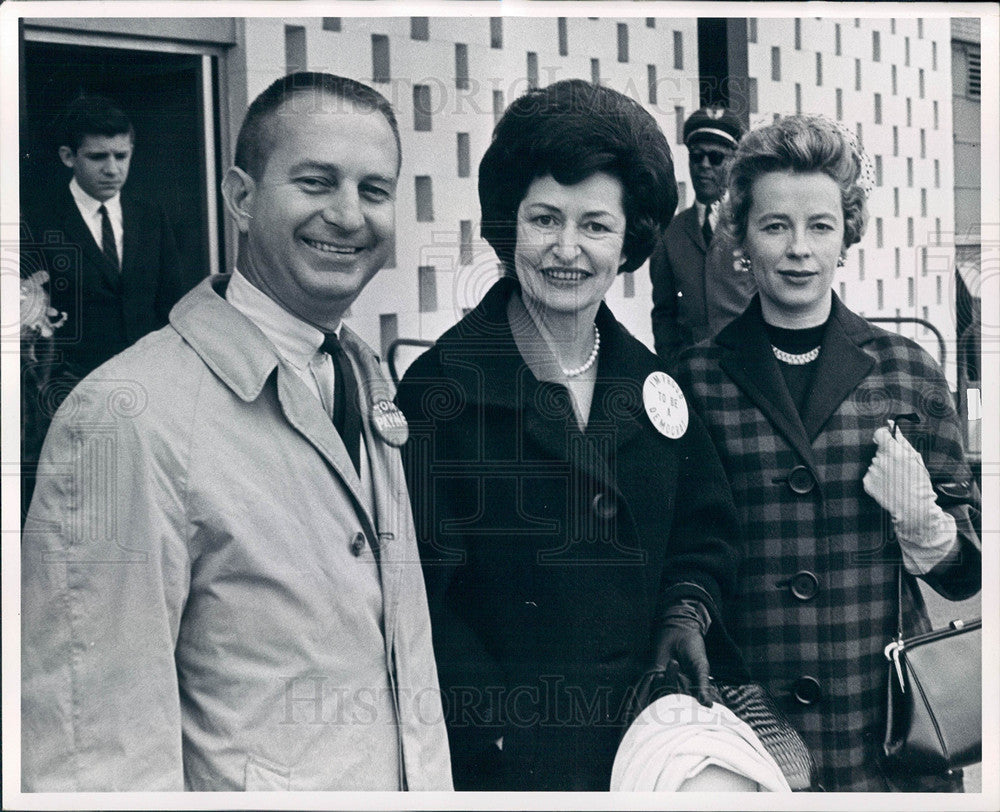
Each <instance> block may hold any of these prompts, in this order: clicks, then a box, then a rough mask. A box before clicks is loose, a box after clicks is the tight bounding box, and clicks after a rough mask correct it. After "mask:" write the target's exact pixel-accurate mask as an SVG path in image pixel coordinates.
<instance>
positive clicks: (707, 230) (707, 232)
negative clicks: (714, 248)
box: [701, 209, 712, 248]
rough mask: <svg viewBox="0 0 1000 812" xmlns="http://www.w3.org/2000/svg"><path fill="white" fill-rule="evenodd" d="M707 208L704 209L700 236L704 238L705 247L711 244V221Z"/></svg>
mask: <svg viewBox="0 0 1000 812" xmlns="http://www.w3.org/2000/svg"><path fill="white" fill-rule="evenodd" d="M708 212H709V210H708V209H705V222H704V223H702V225H701V236H702V237H704V238H705V247H706V248H707V247H708V246H709V245H711V244H712V223H711V222H710V221H709V219H708Z"/></svg>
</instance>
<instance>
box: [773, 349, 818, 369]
mask: <svg viewBox="0 0 1000 812" xmlns="http://www.w3.org/2000/svg"><path fill="white" fill-rule="evenodd" d="M819 350H820V348H819V347H813V348H812V349H811V350H809V352H802V353H799V354H797V355H796V354H795V353H791V352H785V351H784V350H779V349H778V348H777V347H775V346H774V344H772V345H771V351H772V352H773V353H774V357H775V358H777V359H778V360H779V361H783V362H784V363H786V364H791V365H792V366H795V367H800V366H804V365H805V364H811V363H812V362H813V361H815V360H816V359H817V358H818V357H819Z"/></svg>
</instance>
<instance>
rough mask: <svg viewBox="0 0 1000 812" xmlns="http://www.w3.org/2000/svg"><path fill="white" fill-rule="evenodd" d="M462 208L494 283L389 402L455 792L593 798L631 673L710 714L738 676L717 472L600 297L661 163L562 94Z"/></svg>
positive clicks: (640, 138)
mask: <svg viewBox="0 0 1000 812" xmlns="http://www.w3.org/2000/svg"><path fill="white" fill-rule="evenodd" d="M479 195H480V202H481V204H482V215H483V224H482V234H483V236H484V237H485V238H486V240H487V241H488V242H489V243H490V245H491V246H492V247H493V248H494V250H495V251H496V253H497V256H498V257H499V258H500V260H501V262H502V263H503V266H504V269H505V275H504V276H503V277H502V278H501V279H500V280H499V281H497V283H496V284H495V285H494V286H493V287H492V288H491V289H490V290H489V291H488V292H487V293H486V295H485V297H484V298H483V300H482V301H481V302H480V303H479V305H478V306H477V307H476V308H475V309H474V310H472V311H471V312H470V313H469V314H468V315H467V316H465V318H463V319H462V320H461V321H460V322H459V323H458V324H457V325H455V326H454V327H453V328H451V329H450V330H448V331H447V332H446V333H445V334H444V335H443V336H441V338H440V339H439V340H438V342H437V344H436V345H435V346H434V347H433V349H431V350H429V351H428V352H427V353H425V354H424V355H423V356H421V357H420V358H419V359H418V360H417V361H416V362H414V364H413V365H412V366H411V367H410V368H409V370H408V371H407V373H406V376H405V377H404V379H403V381H402V384H401V385H400V388H399V395H398V402H399V405H400V407H401V408H402V409H403V411H404V412H405V414H406V417H407V419H408V420H409V423H410V430H411V439H410V442H409V443H408V444H407V446H406V449H405V453H406V460H407V477H408V484H409V490H410V494H411V499H412V501H413V507H414V513H415V520H416V523H417V528H418V530H417V534H418V537H419V539H420V543H421V545H422V546H421V556H422V561H423V566H424V576H425V580H426V584H427V592H428V602H429V605H430V607H431V618H432V627H433V634H434V647H435V654H436V657H437V662H438V672H439V677H440V679H441V685H442V690H443V692H444V704H445V707H446V722H447V724H448V732H449V739H450V742H451V752H452V766H453V773H454V779H455V786H456V788H457V789H463V790H607V789H608V787H609V785H610V778H611V767H612V763H613V760H614V755H615V749H616V747H617V745H618V742H619V740H620V738H621V735H622V732H623V730H624V723H625V722H626V721H627V715H628V709H629V700H630V698H631V693H630V690H631V688H632V687H633V686H634V685H635V684H636V683H637V682H638V681H639V679H640V677H641V676H642V675H643V674H644V672H646V671H647V669H649V668H650V667H653V666H660V667H661V668H663V669H666V668H667V667H668V666H670V665H671V664H672V662H673V661H676V663H679V667H680V669H681V670H682V671H683V672H684V673H685V674H686V675H687V676H688V677H689V678H690V679H691V680H692V681H693V683H694V685H695V687H696V690H697V692H698V694H699V696H700V698H702V700H703V701H705V702H707V701H708V698H709V691H710V686H709V672H710V670H711V671H712V673H713V674H714V675H715V676H719V675H722V674H724V673H726V671H727V669H729V671H730V672H732V673H733V674H740V673H742V671H741V666H740V661H739V655H738V654H737V653H736V652H735V651H734V650H733V648H732V645H731V643H730V641H729V638H728V636H727V634H726V620H725V617H724V608H725V605H726V603H725V596H726V594H727V593H728V591H729V589H730V586H731V583H732V579H733V576H734V573H735V565H736V561H735V557H734V553H733V542H734V534H735V517H734V515H733V509H732V504H731V498H730V496H729V493H728V490H727V487H726V484H725V481H724V475H723V472H722V469H721V467H720V465H719V461H718V458H717V455H716V453H715V451H714V449H713V448H712V444H711V441H710V440H709V437H708V434H707V432H706V431H705V428H704V426H702V425H701V423H700V421H699V420H698V418H697V417H693V416H692V417H691V418H690V420H689V418H688V414H687V409H686V407H685V405H684V404H683V399H680V400H678V396H679V394H680V390H679V389H677V388H676V384H674V383H673V381H672V380H671V379H670V378H669V377H668V376H667V375H666V374H665V372H663V371H662V369H661V367H660V362H659V361H658V359H657V357H656V356H655V355H653V354H652V353H651V352H650V351H649V350H647V349H646V348H645V347H644V346H643V345H642V344H641V343H640V342H639V341H637V340H636V339H635V338H633V337H632V336H631V335H630V334H629V333H628V331H626V330H625V328H624V327H622V326H621V325H620V324H619V323H618V322H617V321H616V320H615V318H614V316H613V315H612V314H611V311H610V310H609V309H608V307H607V305H606V304H604V301H603V300H604V297H605V295H606V294H607V292H608V289H609V288H610V287H611V285H612V283H613V282H614V281H615V279H616V278H617V275H618V274H619V273H628V272H631V271H634V270H635V269H636V268H638V267H639V266H640V265H641V264H642V263H643V262H644V261H645V260H646V258H647V257H648V255H649V253H650V251H651V250H652V247H653V244H654V242H655V240H656V238H657V235H658V233H659V231H660V229H662V228H663V227H664V226H666V225H667V223H668V222H669V221H670V218H671V216H672V215H673V211H674V208H675V207H676V205H677V188H676V183H675V182H674V175H673V164H672V162H671V158H670V149H669V147H668V145H667V141H666V138H664V136H663V133H662V132H661V131H660V129H659V127H658V126H657V125H656V122H655V121H654V120H653V118H652V116H650V114H649V113H647V112H646V111H645V110H644V109H643V108H642V107H641V106H640V105H638V104H636V103H635V102H634V101H632V100H630V99H628V98H626V97H625V96H623V95H622V94H620V93H618V92H616V91H614V90H610V89H609V88H605V87H599V86H595V85H591V84H589V83H587V82H583V81H579V80H571V81H564V82H558V83H556V84H554V85H551V86H550V87H547V88H545V89H543V90H535V91H531V92H529V93H528V94H526V95H525V96H523V97H521V98H519V99H518V100H517V101H515V102H514V103H513V104H512V105H511V106H510V108H509V109H508V110H507V112H506V113H505V114H504V116H503V118H502V119H501V120H500V122H499V123H498V124H497V127H496V130H495V132H494V136H493V141H492V143H491V145H490V147H489V149H488V150H487V152H486V154H485V156H484V157H483V160H482V163H481V165H480V172H479ZM644 388H645V390H646V391H645V392H644Z"/></svg>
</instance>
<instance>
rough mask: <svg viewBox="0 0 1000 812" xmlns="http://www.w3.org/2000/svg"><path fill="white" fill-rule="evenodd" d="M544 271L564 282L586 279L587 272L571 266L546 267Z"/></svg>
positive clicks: (547, 274)
mask: <svg viewBox="0 0 1000 812" xmlns="http://www.w3.org/2000/svg"><path fill="white" fill-rule="evenodd" d="M543 273H544V274H545V275H546V276H551V277H552V278H553V279H558V280H560V281H564V282H578V281H580V280H581V279H585V278H586V276H587V274H585V273H584V272H583V271H576V270H573V269H571V268H545V269H544V270H543Z"/></svg>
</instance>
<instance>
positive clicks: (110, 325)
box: [21, 96, 184, 507]
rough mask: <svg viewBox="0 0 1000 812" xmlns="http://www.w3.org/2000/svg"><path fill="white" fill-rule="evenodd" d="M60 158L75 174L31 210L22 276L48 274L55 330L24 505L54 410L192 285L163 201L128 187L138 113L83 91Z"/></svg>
mask: <svg viewBox="0 0 1000 812" xmlns="http://www.w3.org/2000/svg"><path fill="white" fill-rule="evenodd" d="M60 125H61V126H60V129H59V132H58V133H57V135H58V142H59V157H60V159H61V160H62V162H63V164H65V165H66V166H67V167H68V168H70V169H71V170H72V172H73V175H72V179H71V180H70V181H69V183H68V184H67V185H65V186H60V187H59V188H56V189H55V190H53V191H52V193H51V194H50V195H49V196H48V197H47V198H43V199H41V200H39V201H37V202H36V203H35V204H28V205H27V206H26V207H25V211H24V212H23V213H22V214H23V219H24V228H23V230H22V257H21V260H22V275H24V276H28V275H30V274H31V273H33V272H35V271H38V270H44V271H46V272H47V273H48V275H49V282H48V293H49V297H50V301H51V305H52V307H54V308H55V309H56V310H57V311H60V312H64V313H66V315H67V318H66V322H65V324H64V325H63V326H62V327H60V328H59V330H58V331H56V333H55V336H54V340H53V343H52V345H51V346H52V351H51V353H50V354H49V356H48V357H47V358H45V359H39V361H40V362H41V361H44V362H45V363H47V364H49V365H50V366H49V368H48V369H46V370H45V374H44V376H42V377H40V378H39V380H40V381H44V386H42V387H40V388H39V391H38V392H37V394H36V393H34V392H29V393H27V394H28V397H26V398H25V399H24V403H25V408H26V410H27V413H26V414H25V415H23V419H24V420H25V421H28V422H30V424H31V425H32V426H33V430H32V431H31V432H30V433H29V435H30V436H29V435H26V439H25V442H24V444H23V447H22V451H21V459H22V466H23V470H24V475H25V476H24V481H23V493H22V498H23V505H24V506H25V507H26V506H27V505H28V504H29V501H30V498H31V491H32V489H33V484H34V476H33V471H32V470H31V469H32V468H33V465H32V463H33V462H34V460H36V459H37V455H38V452H39V450H40V446H41V441H42V439H43V438H44V436H45V430H46V429H47V426H48V422H49V420H50V419H51V415H52V413H53V412H54V411H55V409H56V407H58V405H59V404H60V403H61V402H62V400H63V399H64V398H65V397H66V395H68V394H69V392H70V391H71V390H72V388H73V387H74V386H75V385H76V384H77V383H78V382H79V381H80V380H81V379H82V378H84V377H85V376H86V375H87V374H89V373H90V372H91V371H92V370H94V369H95V368H96V367H98V366H100V365H101V364H103V363H104V362H105V361H107V360H108V359H109V358H111V357H112V356H113V355H116V354H118V353H119V352H121V351H122V350H124V349H125V348H126V347H128V346H129V345H131V344H133V343H134V342H135V341H137V340H138V339H140V338H141V337H142V336H144V335H146V333H149V332H151V331H153V330H156V329H159V328H160V327H163V326H164V325H166V323H167V314H168V313H169V312H170V308H171V307H173V305H174V304H175V303H176V302H177V300H178V299H179V298H180V297H181V295H182V294H183V293H184V289H183V285H182V282H181V275H180V258H179V256H178V253H177V245H176V243H175V241H174V235H173V231H172V230H171V227H170V223H169V221H168V220H167V217H166V215H165V213H164V212H163V210H162V209H161V208H160V207H159V206H158V205H156V204H153V203H151V202H149V201H147V200H143V199H141V198H139V197H137V196H135V195H132V194H129V193H128V192H127V191H125V190H123V187H124V185H125V181H126V180H127V178H128V171H129V164H130V162H131V159H132V152H133V148H134V144H135V130H134V128H133V126H132V122H131V121H129V119H128V117H127V116H126V115H125V113H123V112H122V111H121V110H119V109H118V108H116V107H115V106H114V105H113V104H112V103H111V101H109V100H108V99H106V98H103V97H100V96H80V97H78V98H77V99H76V100H74V101H73V102H72V103H71V104H70V105H69V107H68V108H67V109H66V111H65V112H64V114H63V116H62V118H61V119H60Z"/></svg>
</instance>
